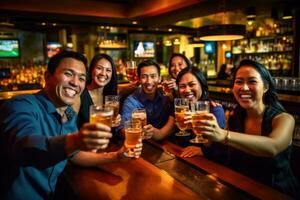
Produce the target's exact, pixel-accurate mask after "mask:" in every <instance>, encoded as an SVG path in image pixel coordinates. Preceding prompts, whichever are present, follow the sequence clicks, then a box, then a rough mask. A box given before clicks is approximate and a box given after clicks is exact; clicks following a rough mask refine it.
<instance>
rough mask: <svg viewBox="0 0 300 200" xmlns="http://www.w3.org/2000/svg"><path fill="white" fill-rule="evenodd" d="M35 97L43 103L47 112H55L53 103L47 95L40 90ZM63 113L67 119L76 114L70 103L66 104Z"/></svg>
mask: <svg viewBox="0 0 300 200" xmlns="http://www.w3.org/2000/svg"><path fill="white" fill-rule="evenodd" d="M37 98H38V99H39V101H40V102H41V103H42V104H43V105H44V107H45V109H46V110H47V112H48V113H57V111H56V108H55V106H54V104H53V103H52V102H51V101H50V100H49V99H48V97H46V96H45V94H44V93H43V92H42V91H41V92H39V93H38V94H37ZM65 114H66V117H67V119H68V120H71V119H72V118H73V117H74V116H75V115H76V112H75V111H74V110H73V108H72V107H71V106H70V105H68V106H67V109H66V110H65Z"/></svg>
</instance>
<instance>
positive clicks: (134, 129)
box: [124, 120, 142, 157]
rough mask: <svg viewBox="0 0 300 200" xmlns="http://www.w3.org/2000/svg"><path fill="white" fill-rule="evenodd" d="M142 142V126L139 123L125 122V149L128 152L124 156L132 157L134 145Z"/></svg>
mask: <svg viewBox="0 0 300 200" xmlns="http://www.w3.org/2000/svg"><path fill="white" fill-rule="evenodd" d="M141 140H142V124H141V121H132V120H129V121H126V122H125V142H124V144H125V147H126V149H127V150H128V151H127V152H126V153H125V154H126V156H127V157H134V151H133V149H134V148H135V145H137V144H139V143H140V142H141Z"/></svg>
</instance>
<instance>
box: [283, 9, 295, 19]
mask: <svg viewBox="0 0 300 200" xmlns="http://www.w3.org/2000/svg"><path fill="white" fill-rule="evenodd" d="M292 18H293V15H292V11H291V9H290V8H288V7H285V8H284V10H283V16H282V19H292Z"/></svg>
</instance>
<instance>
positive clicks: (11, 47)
mask: <svg viewBox="0 0 300 200" xmlns="http://www.w3.org/2000/svg"><path fill="white" fill-rule="evenodd" d="M18 57H20V42H19V40H18V39H0V58H18Z"/></svg>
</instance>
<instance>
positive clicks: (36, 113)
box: [0, 93, 77, 200]
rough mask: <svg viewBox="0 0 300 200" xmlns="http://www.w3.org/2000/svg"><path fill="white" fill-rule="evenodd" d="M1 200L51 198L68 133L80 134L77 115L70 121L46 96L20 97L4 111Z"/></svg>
mask: <svg viewBox="0 0 300 200" xmlns="http://www.w3.org/2000/svg"><path fill="white" fill-rule="evenodd" d="M0 110H1V113H0V159H1V160H2V164H1V165H0V181H1V182H0V183H1V189H0V192H1V193H0V199H35V200H36V199H48V198H49V196H50V195H51V193H52V192H53V191H54V189H55V186H56V182H57V179H58V176H59V175H60V173H61V172H62V171H63V169H64V167H65V165H66V161H67V155H66V153H65V136H64V135H65V134H68V133H72V132H76V131H77V126H76V115H75V112H74V111H73V110H72V108H71V107H69V106H68V108H67V109H66V111H65V114H66V116H67V118H68V121H67V122H64V123H62V120H61V116H60V115H59V113H58V112H57V111H56V108H55V106H54V105H53V104H52V102H51V101H50V100H49V99H48V98H47V97H46V96H45V95H44V94H42V93H38V94H34V95H23V96H18V97H16V98H14V99H12V100H10V101H8V102H5V103H4V104H3V105H2V107H1V108H0Z"/></svg>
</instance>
